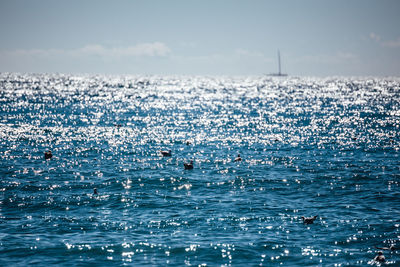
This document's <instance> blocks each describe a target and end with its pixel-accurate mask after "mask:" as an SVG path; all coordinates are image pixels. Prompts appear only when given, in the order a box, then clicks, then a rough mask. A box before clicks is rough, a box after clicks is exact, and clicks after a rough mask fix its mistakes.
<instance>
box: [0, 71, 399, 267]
mask: <svg viewBox="0 0 400 267" xmlns="http://www.w3.org/2000/svg"><path fill="white" fill-rule="evenodd" d="M399 127H400V79H398V78H334V77H332V78H305V77H303V78H296V77H286V78H270V77H265V76H264V77H263V76H259V77H202V76H168V77H167V76H89V75H75V76H73V75H62V74H16V73H2V74H0V129H1V130H0V155H1V163H0V177H1V181H0V200H1V202H0V265H1V266H26V265H28V264H32V265H38V266H44V265H49V264H51V265H59V266H80V265H85V266H86V265H89V264H93V265H94V264H96V266H110V265H115V266H119V265H134V266H165V265H171V266H184V265H194V266H198V265H203V266H205V265H207V266H220V265H232V266H256V265H257V266H258V265H263V266H275V265H283V266H343V265H359V266H365V265H368V264H374V262H373V261H372V259H373V258H374V257H375V255H376V253H377V251H378V250H379V249H377V248H375V247H388V246H390V245H395V246H396V247H397V248H399V247H400V231H399V227H400V187H399V183H400V157H399V155H400V151H399V149H400V131H399V130H400V129H399ZM187 142H189V144H187ZM169 149H171V151H172V156H171V157H162V156H161V154H160V150H169ZM47 150H51V151H52V153H53V158H51V159H49V160H45V159H44V152H45V151H47ZM239 153H240V155H241V157H242V159H243V160H242V161H241V162H235V161H234V159H235V158H236V156H237V154H239ZM190 160H193V161H194V169H193V170H184V168H183V163H185V162H189V161H190ZM94 188H97V190H98V195H95V194H93V190H94ZM313 215H318V217H317V219H316V220H315V222H314V224H308V225H307V224H304V223H303V222H302V219H301V216H313ZM383 252H384V255H385V257H386V261H387V264H392V265H398V264H400V257H399V256H400V251H399V250H395V251H389V250H384V251H383Z"/></svg>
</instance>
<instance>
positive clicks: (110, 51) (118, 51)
mask: <svg viewBox="0 0 400 267" xmlns="http://www.w3.org/2000/svg"><path fill="white" fill-rule="evenodd" d="M170 53H171V49H170V48H169V47H168V46H167V45H166V44H164V43H162V42H153V43H141V44H137V45H134V46H126V47H123V46H120V47H105V46H103V45H98V44H93V45H86V46H84V47H80V48H77V49H17V50H11V51H10V50H9V51H2V52H1V54H2V55H6V56H9V57H53V56H73V57H85V56H93V55H95V56H101V57H104V58H115V57H117V58H119V57H129V56H130V57H139V56H149V57H163V56H167V55H169V54H170Z"/></svg>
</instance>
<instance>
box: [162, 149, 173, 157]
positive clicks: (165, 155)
mask: <svg viewBox="0 0 400 267" xmlns="http://www.w3.org/2000/svg"><path fill="white" fill-rule="evenodd" d="M160 152H161V154H162V155H163V157H171V156H172V153H171V149H170V150H168V151H166V150H160Z"/></svg>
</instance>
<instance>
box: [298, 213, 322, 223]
mask: <svg viewBox="0 0 400 267" xmlns="http://www.w3.org/2000/svg"><path fill="white" fill-rule="evenodd" d="M317 217H318V215H315V216H313V217H304V216H301V218H302V219H303V223H305V224H313V223H314V221H315V219H317Z"/></svg>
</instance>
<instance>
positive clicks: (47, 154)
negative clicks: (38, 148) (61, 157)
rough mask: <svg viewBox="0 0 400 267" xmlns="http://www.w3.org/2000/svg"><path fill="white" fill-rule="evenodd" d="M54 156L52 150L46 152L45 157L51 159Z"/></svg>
mask: <svg viewBox="0 0 400 267" xmlns="http://www.w3.org/2000/svg"><path fill="white" fill-rule="evenodd" d="M52 157H53V154H52V153H51V150H49V151H46V152H44V159H51V158H52Z"/></svg>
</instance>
